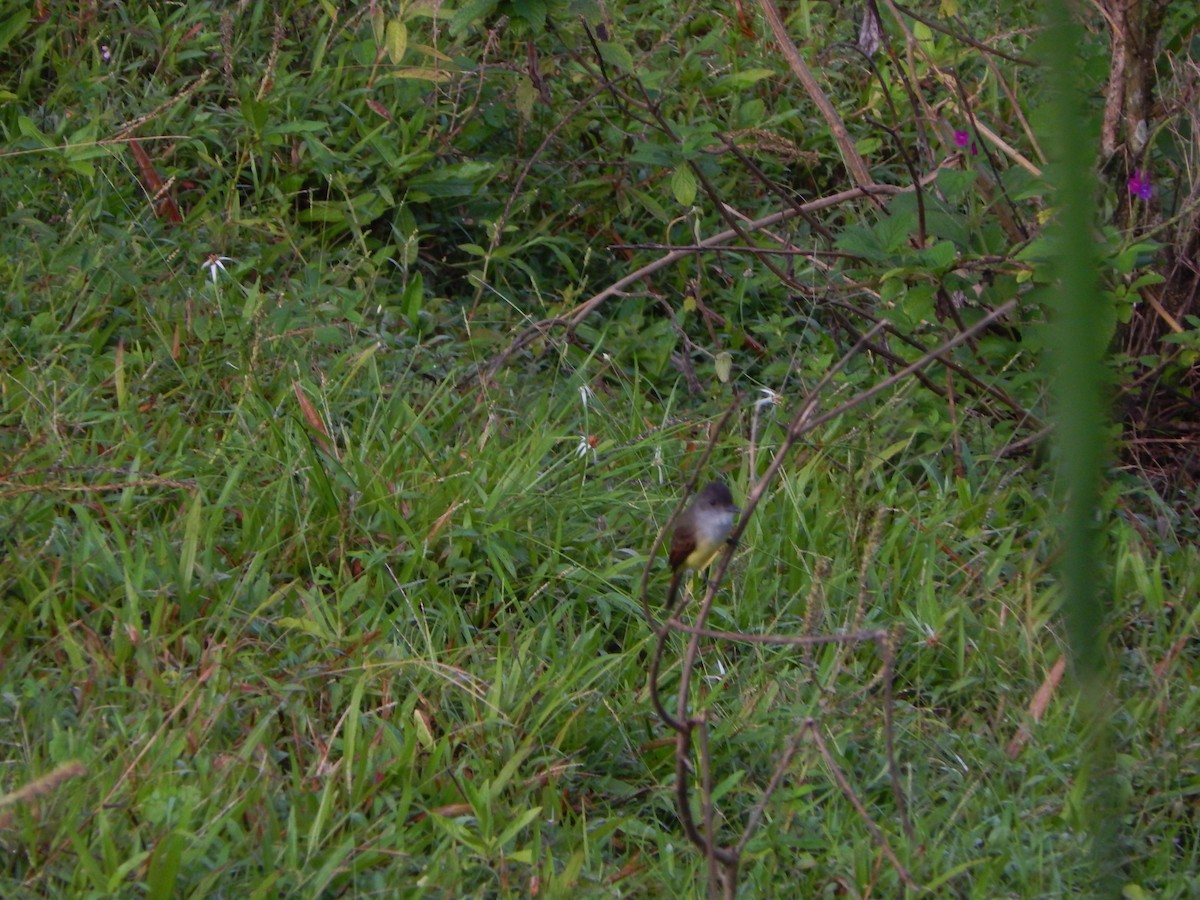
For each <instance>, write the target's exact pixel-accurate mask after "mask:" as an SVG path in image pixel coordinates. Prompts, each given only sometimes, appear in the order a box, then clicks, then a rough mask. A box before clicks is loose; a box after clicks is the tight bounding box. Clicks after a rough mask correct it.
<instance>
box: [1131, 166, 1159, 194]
mask: <svg viewBox="0 0 1200 900" xmlns="http://www.w3.org/2000/svg"><path fill="white" fill-rule="evenodd" d="M1129 193H1131V194H1133V195H1134V196H1137V197H1141V198H1142V199H1143V200H1149V199H1150V198H1151V197H1152V196H1154V186H1153V185H1151V184H1150V178H1149V176H1147V175H1146V173H1145V172H1144V171H1143V170H1142V169H1134V170H1133V175H1132V176H1131V177H1130V179H1129Z"/></svg>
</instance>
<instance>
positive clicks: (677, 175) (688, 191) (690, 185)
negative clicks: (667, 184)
mask: <svg viewBox="0 0 1200 900" xmlns="http://www.w3.org/2000/svg"><path fill="white" fill-rule="evenodd" d="M671 193H672V194H674V195H675V200H676V202H678V203H679V204H680V205H681V206H691V205H692V204H693V203H694V202H695V201H696V175H695V173H694V172H692V167H691V166H689V165H688V164H687V163H680V164H679V165H678V166H676V167H675V171H674V173H673V174H672V175H671Z"/></svg>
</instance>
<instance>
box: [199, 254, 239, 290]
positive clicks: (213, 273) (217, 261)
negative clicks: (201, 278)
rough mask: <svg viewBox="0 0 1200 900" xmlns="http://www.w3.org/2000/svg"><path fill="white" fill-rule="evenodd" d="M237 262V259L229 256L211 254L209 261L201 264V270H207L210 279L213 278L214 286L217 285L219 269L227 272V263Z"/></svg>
mask: <svg viewBox="0 0 1200 900" xmlns="http://www.w3.org/2000/svg"><path fill="white" fill-rule="evenodd" d="M227 262H236V260H235V259H233V258H232V257H229V256H218V255H217V254H216V253H210V254H209V255H208V259H206V260H205V261H204V262H202V263H200V268H201V269H207V270H208V274H209V277H210V278H212V282H213V284H216V283H217V269H220V270H221V271H222V272H224V271H225V263H227Z"/></svg>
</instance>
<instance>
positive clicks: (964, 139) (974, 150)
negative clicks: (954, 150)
mask: <svg viewBox="0 0 1200 900" xmlns="http://www.w3.org/2000/svg"><path fill="white" fill-rule="evenodd" d="M954 143H956V144H958V146H960V147H966V146H967V145H968V144H969V145H970V147H971V155H972V156H978V155H979V148H978V147H976V146H975V142H974V141H973V140H971V132H969V131H956V132H954Z"/></svg>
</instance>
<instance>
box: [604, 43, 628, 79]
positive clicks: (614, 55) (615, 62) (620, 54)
mask: <svg viewBox="0 0 1200 900" xmlns="http://www.w3.org/2000/svg"><path fill="white" fill-rule="evenodd" d="M600 58H601V59H603V60H604V61H605V62H606V63H608V64H609V65H610V66H614V67H615V68H618V69H620V70H621V71H622V72H632V71H633V69H634V66H633V57H632V56H630V55H629V51H628V50H626V49H625V48H624V47H622V46H621V45H620V44H612V43H608V42H605V43H603V44H601V45H600Z"/></svg>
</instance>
